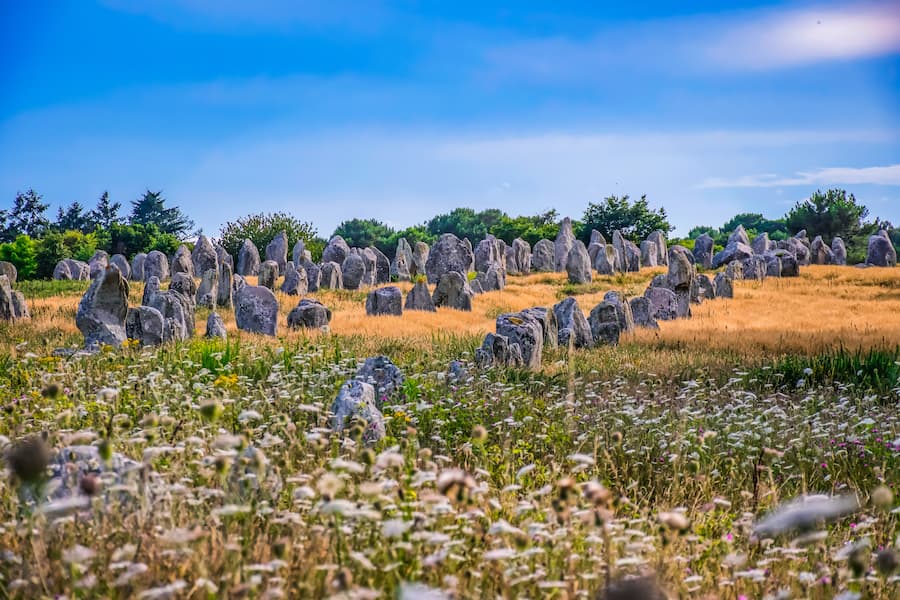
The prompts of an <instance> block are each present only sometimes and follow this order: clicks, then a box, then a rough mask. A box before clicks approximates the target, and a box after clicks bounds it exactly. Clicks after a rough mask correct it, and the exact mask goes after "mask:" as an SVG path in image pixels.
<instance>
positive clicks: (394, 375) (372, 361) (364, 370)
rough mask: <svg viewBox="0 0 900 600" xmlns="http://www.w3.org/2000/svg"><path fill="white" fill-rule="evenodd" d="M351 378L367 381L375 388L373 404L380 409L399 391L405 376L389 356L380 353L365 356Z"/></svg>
mask: <svg viewBox="0 0 900 600" xmlns="http://www.w3.org/2000/svg"><path fill="white" fill-rule="evenodd" d="M353 379H355V380H356V381H362V382H364V383H368V384H369V385H371V386H372V387H373V388H374V389H375V406H377V407H378V409H379V410H381V408H382V406H383V405H384V403H385V402H386V401H387V400H389V399H391V398H392V397H394V396H395V395H396V394H397V393H398V392H399V391H400V388H401V387H402V386H403V382H405V381H406V376H405V375H403V371H401V370H400V368H399V367H397V365H395V364H394V363H393V362H392V361H391V359H390V358H388V357H387V356H384V355H381V356H370V357H369V358H367V359H366V360H365V361H364V362H363V364H362V365H360V367H359V369H357V371H356V374H355V375H354V376H353Z"/></svg>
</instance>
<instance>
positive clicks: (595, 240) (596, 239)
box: [588, 229, 606, 247]
mask: <svg viewBox="0 0 900 600" xmlns="http://www.w3.org/2000/svg"><path fill="white" fill-rule="evenodd" d="M591 244H600V245H601V246H605V245H606V238H605V237H603V234H602V233H600V232H599V231H597V230H596V229H591V239H590V241H588V247H590V245H591Z"/></svg>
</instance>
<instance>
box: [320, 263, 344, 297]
mask: <svg viewBox="0 0 900 600" xmlns="http://www.w3.org/2000/svg"><path fill="white" fill-rule="evenodd" d="M343 288H344V276H343V273H342V272H341V265H339V264H337V263H336V262H326V263H323V264H322V267H321V269H320V276H319V289H322V290H340V289H343Z"/></svg>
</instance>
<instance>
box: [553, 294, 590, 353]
mask: <svg viewBox="0 0 900 600" xmlns="http://www.w3.org/2000/svg"><path fill="white" fill-rule="evenodd" d="M553 312H554V314H555V315H556V323H557V327H558V332H559V333H558V339H559V345H560V346H569V345H570V344H571V346H572V347H573V348H590V347H592V346H593V345H594V338H593V336H592V335H591V327H590V325H588V321H587V319H586V318H585V316H584V313H583V312H581V308H579V306H578V301H577V300H576V299H575V298H572V297H569V298H566V299H565V300H563V301H562V302H559V303H557V304H555V305H554V306H553Z"/></svg>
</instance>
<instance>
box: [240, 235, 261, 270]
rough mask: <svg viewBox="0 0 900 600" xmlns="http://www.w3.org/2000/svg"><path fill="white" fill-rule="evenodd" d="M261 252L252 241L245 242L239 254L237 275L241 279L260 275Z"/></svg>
mask: <svg viewBox="0 0 900 600" xmlns="http://www.w3.org/2000/svg"><path fill="white" fill-rule="evenodd" d="M259 266H260V260H259V250H257V249H256V245H255V244H254V243H253V242H252V241H251V240H244V243H243V244H242V245H241V249H240V251H239V252H238V264H237V274H238V275H240V276H241V277H251V276H253V275H259Z"/></svg>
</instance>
